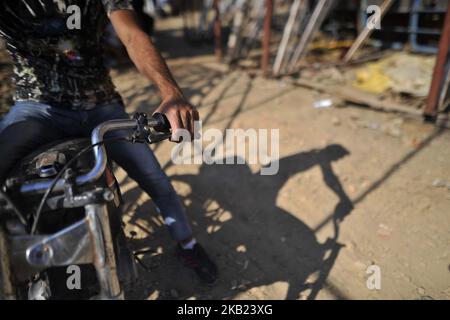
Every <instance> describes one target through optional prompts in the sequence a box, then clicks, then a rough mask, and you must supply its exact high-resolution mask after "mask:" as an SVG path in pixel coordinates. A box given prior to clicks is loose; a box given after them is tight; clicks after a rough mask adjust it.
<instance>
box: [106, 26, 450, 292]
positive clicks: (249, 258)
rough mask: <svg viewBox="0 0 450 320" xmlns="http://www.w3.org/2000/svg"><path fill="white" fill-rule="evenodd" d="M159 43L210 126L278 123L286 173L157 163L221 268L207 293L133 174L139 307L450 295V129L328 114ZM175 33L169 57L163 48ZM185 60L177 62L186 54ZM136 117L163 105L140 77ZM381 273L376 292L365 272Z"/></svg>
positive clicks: (163, 31)
mask: <svg viewBox="0 0 450 320" xmlns="http://www.w3.org/2000/svg"><path fill="white" fill-rule="evenodd" d="M158 27H159V30H160V31H159V33H160V37H158V39H163V41H162V42H161V41H160V43H159V46H160V48H162V50H163V51H164V52H165V55H166V56H168V58H169V64H170V66H171V68H172V70H173V72H174V74H175V77H176V79H177V80H178V81H179V82H180V84H181V86H182V87H183V89H184V91H185V93H186V94H187V95H188V96H189V97H190V99H191V100H192V101H193V102H194V103H195V104H196V105H197V106H198V108H199V110H200V114H201V118H202V119H203V121H204V123H203V125H204V130H205V129H208V128H217V129H220V130H225V129H226V128H243V129H247V128H268V129H270V128H276V129H280V171H279V173H278V174H277V175H275V176H261V175H259V174H258V170H259V169H260V168H259V167H258V166H255V165H173V164H172V163H171V161H170V152H171V149H172V147H173V145H172V144H171V143H169V142H165V143H162V144H160V145H158V146H157V147H155V150H156V154H157V157H158V158H159V159H160V162H161V164H162V166H163V167H164V169H165V170H166V172H167V174H168V175H169V176H170V177H171V179H172V181H173V183H174V185H175V187H176V190H177V191H178V192H179V194H180V195H181V197H182V198H183V201H184V203H185V205H186V208H187V212H188V215H189V217H190V219H191V221H192V224H193V229H194V231H195V234H196V236H197V238H198V239H199V241H200V242H201V243H203V244H204V246H205V247H206V248H207V250H208V251H209V252H210V253H211V255H212V257H213V258H214V259H215V260H216V261H217V263H218V266H219V268H220V279H219V280H218V282H217V283H216V284H215V285H214V286H211V287H208V286H205V285H202V284H201V283H200V282H199V281H198V280H197V278H196V277H195V275H194V273H193V272H192V271H190V270H187V269H185V268H184V267H183V266H181V264H180V263H179V261H178V260H177V258H176V257H175V255H174V243H173V242H172V241H171V239H170V237H169V235H168V233H167V231H166V229H165V228H164V226H163V222H162V219H161V217H159V216H158V214H157V213H156V211H155V209H154V206H153V204H152V202H151V200H149V198H148V197H147V195H145V194H143V193H142V191H141V190H140V189H139V188H138V187H137V186H136V184H135V183H134V182H132V181H131V180H130V179H128V178H127V176H126V174H124V173H123V172H120V173H119V177H120V180H121V183H122V186H123V192H124V195H125V201H126V205H125V209H126V216H125V218H124V221H125V222H126V224H127V234H128V235H129V237H130V242H131V245H132V246H133V248H134V250H147V253H146V254H142V255H140V256H139V257H140V259H141V261H142V263H143V265H144V266H145V267H142V268H141V270H140V271H141V281H139V283H138V284H137V285H136V287H135V290H134V291H133V292H131V293H130V295H129V297H132V298H136V299H209V298H213V299H449V298H450V252H449V245H450V233H449V231H450V218H449V212H450V191H449V189H447V188H445V187H438V186H439V184H440V183H441V182H440V181H438V179H441V180H444V181H449V180H450V164H449V162H448V159H449V157H450V139H449V138H450V132H449V131H440V130H438V129H436V128H435V127H434V126H431V125H426V124H422V123H420V122H418V121H416V120H409V119H407V118H404V117H402V116H400V115H394V114H387V113H379V112H374V111H370V110H366V109H362V108H357V107H352V106H346V107H343V108H327V109H316V108H314V107H313V105H314V102H315V101H317V100H318V99H322V98H324V96H322V95H319V94H317V93H315V92H312V91H308V90H306V89H300V88H295V87H291V86H290V85H288V84H285V83H283V82H279V81H275V80H267V79H263V78H259V77H256V78H251V77H249V76H248V75H247V74H246V73H244V72H241V71H233V72H225V71H226V70H225V68H224V67H223V66H222V65H220V64H217V63H216V62H215V59H214V57H213V56H212V55H211V54H210V53H209V52H207V54H203V53H204V50H203V51H202V50H199V49H196V50H197V51H196V50H191V51H189V52H191V56H190V57H188V58H185V57H182V55H181V54H179V53H180V52H183V51H184V50H188V49H189V48H187V47H185V46H184V45H183V44H182V41H181V39H180V38H179V37H180V36H181V34H180V32H179V31H176V28H174V27H173V25H169V24H165V23H163V24H160V25H159V26H158ZM170 39H172V40H176V39H178V41H176V42H175V43H176V44H177V45H176V48H177V50H175V51H174V47H173V43H174V42H172V47H171V49H172V50H171V52H172V53H168V52H166V51H165V50H166V49H167V48H168V45H170V41H169V40H170ZM174 52H175V53H176V54H174ZM114 79H115V82H116V83H117V85H118V87H119V90H120V92H121V93H122V94H123V96H124V97H125V100H126V103H127V105H128V108H129V111H130V112H133V111H135V110H139V111H147V112H150V111H151V110H153V109H154V108H155V107H156V106H157V104H158V96H157V94H156V92H155V91H154V88H153V87H152V86H151V84H150V83H149V82H148V81H147V80H144V79H143V78H142V77H141V76H139V75H138V74H137V72H136V71H135V70H134V69H130V70H125V71H120V72H118V71H117V72H114ZM371 265H377V266H379V267H380V269H381V290H375V291H372V290H369V289H368V287H367V284H366V281H367V277H368V274H367V273H366V271H367V268H368V267H369V266H371Z"/></svg>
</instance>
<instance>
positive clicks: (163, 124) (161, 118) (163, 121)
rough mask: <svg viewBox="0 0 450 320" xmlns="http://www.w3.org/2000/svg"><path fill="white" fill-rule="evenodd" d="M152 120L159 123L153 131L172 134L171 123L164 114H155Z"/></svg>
mask: <svg viewBox="0 0 450 320" xmlns="http://www.w3.org/2000/svg"><path fill="white" fill-rule="evenodd" d="M152 118H153V119H155V120H156V121H157V125H156V126H154V127H153V129H155V130H156V131H158V132H162V133H170V122H169V120H167V117H166V116H165V115H164V114H162V113H155V114H153V116H152Z"/></svg>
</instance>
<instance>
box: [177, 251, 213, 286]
mask: <svg viewBox="0 0 450 320" xmlns="http://www.w3.org/2000/svg"><path fill="white" fill-rule="evenodd" d="M178 254H179V256H180V258H181V259H182V260H183V263H184V265H186V266H187V267H189V268H192V269H194V271H195V273H197V275H198V276H199V278H200V279H201V280H203V281H204V282H206V283H208V284H213V283H214V282H216V280H217V273H218V272H217V266H216V264H215V263H214V262H213V261H212V260H211V259H210V258H209V256H208V254H207V253H206V251H205V249H203V247H202V246H201V245H200V244H198V243H196V244H195V245H194V248H192V249H183V248H182V247H181V246H180V245H178Z"/></svg>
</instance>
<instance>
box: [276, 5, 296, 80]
mask: <svg viewBox="0 0 450 320" xmlns="http://www.w3.org/2000/svg"><path fill="white" fill-rule="evenodd" d="M301 3H302V0H294V3H293V4H292V6H291V9H290V13H289V19H288V21H287V23H286V26H285V28H284V32H283V38H282V39H281V43H280V46H279V47H278V52H277V57H276V58H275V63H274V65H273V74H274V75H278V74H279V73H280V70H281V66H282V64H283V61H284V58H285V56H286V49H287V45H288V43H289V40H290V39H291V35H292V30H293V29H294V25H295V21H296V20H297V18H298V14H299V12H300V8H301V6H300V5H301Z"/></svg>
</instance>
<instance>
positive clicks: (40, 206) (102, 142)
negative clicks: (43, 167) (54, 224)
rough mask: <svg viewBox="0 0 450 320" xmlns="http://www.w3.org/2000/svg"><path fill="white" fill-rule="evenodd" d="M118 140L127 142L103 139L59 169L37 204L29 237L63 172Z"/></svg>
mask: <svg viewBox="0 0 450 320" xmlns="http://www.w3.org/2000/svg"><path fill="white" fill-rule="evenodd" d="M120 140H128V137H115V138H109V139H104V140H102V141H100V142H98V143H95V144H91V145H89V146H87V147H85V148H84V149H83V150H81V151H80V152H78V153H77V154H76V155H75V156H74V157H73V158H72V159H70V160H69V162H67V163H66V164H65V165H64V167H62V168H61V170H60V171H59V172H58V174H57V175H56V177H55V178H54V179H53V181H52V184H51V185H50V187H49V188H48V189H47V191H45V193H44V195H43V196H42V199H41V202H40V204H39V207H38V208H37V210H36V214H35V215H34V220H33V225H32V227H31V235H33V234H34V233H35V232H36V228H37V224H38V222H39V218H40V216H41V213H42V210H43V208H44V205H45V203H46V202H47V198H48V197H49V195H50V193H51V192H52V190H53V189H54V188H55V186H56V184H57V183H58V181H59V179H61V176H62V175H63V174H64V172H65V171H66V170H67V169H68V168H69V167H70V166H71V165H72V164H73V163H74V162H75V161H76V160H78V158H80V157H81V156H82V155H83V154H85V153H86V152H88V151H89V150H91V149H93V148H95V147H98V146H101V145H104V144H105V143H109V142H113V141H120Z"/></svg>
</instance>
